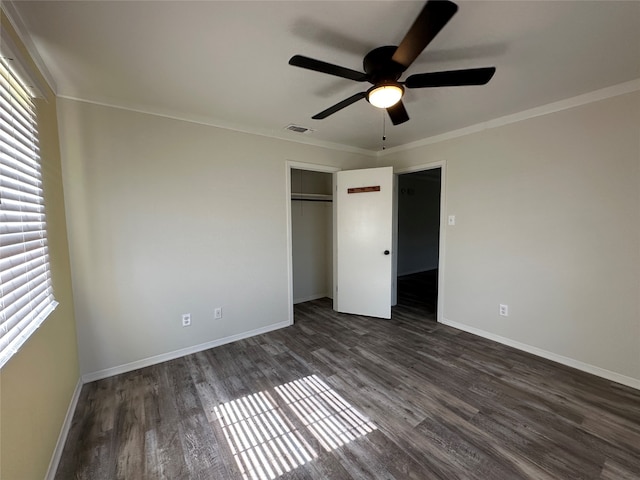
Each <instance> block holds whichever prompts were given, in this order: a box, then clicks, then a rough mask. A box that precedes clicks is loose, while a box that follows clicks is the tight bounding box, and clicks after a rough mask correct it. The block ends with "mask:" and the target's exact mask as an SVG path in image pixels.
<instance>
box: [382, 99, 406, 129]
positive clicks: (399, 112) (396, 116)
mask: <svg viewBox="0 0 640 480" xmlns="http://www.w3.org/2000/svg"><path fill="white" fill-rule="evenodd" d="M387 113H388V114H389V118H391V123H393V124H394V125H400V124H401V123H404V122H406V121H407V120H409V114H408V113H407V110H406V109H405V108H404V104H403V103H402V100H400V101H399V102H398V103H396V104H395V105H392V106H391V107H389V108H387Z"/></svg>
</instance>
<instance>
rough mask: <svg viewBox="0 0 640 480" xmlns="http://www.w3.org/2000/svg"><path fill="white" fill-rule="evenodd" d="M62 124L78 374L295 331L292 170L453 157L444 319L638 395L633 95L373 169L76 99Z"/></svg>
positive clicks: (321, 151) (639, 225) (413, 153)
mask: <svg viewBox="0 0 640 480" xmlns="http://www.w3.org/2000/svg"><path fill="white" fill-rule="evenodd" d="M59 121H60V130H61V150H62V159H63V175H64V190H65V204H66V212H67V222H68V223H67V225H68V231H69V242H70V251H71V268H72V276H73V289H74V302H75V311H76V319H77V329H78V341H79V346H80V365H81V371H82V372H83V373H87V372H89V373H90V372H96V371H100V370H104V369H107V371H106V373H108V372H110V371H113V370H108V369H113V368H114V367H118V366H122V365H125V364H128V363H129V362H136V361H140V360H143V359H151V360H153V358H154V356H158V355H163V354H166V353H167V352H172V351H176V350H179V349H183V348H187V347H192V346H195V345H198V344H202V343H204V342H208V341H215V340H216V339H224V338H230V337H233V336H234V335H242V334H247V333H251V332H255V331H260V330H261V329H265V328H267V329H268V328H270V327H273V326H278V325H281V324H282V322H283V321H286V320H287V318H288V312H289V309H290V304H289V299H288V293H287V292H288V278H287V264H288V259H287V233H286V232H287V218H286V209H287V204H288V203H289V202H290V199H287V198H286V195H285V190H286V178H287V177H286V175H288V174H289V172H288V171H287V169H286V161H287V160H293V161H298V162H306V163H317V164H325V165H333V166H337V167H341V168H345V169H347V168H363V167H370V166H373V165H374V164H379V165H385V164H387V165H393V166H395V167H397V168H398V169H402V168H410V167H414V166H417V165H424V164H426V163H429V162H435V161H445V162H446V167H445V173H446V175H445V192H446V197H445V201H446V203H445V206H446V210H447V212H446V213H447V214H454V215H456V219H457V224H456V225H455V226H453V227H447V228H446V230H445V232H444V237H445V244H444V250H445V256H444V266H445V272H444V278H443V283H442V287H441V288H442V289H443V290H442V292H443V295H442V296H441V297H440V301H441V303H442V306H443V313H444V318H443V321H446V322H447V323H450V324H454V325H457V326H459V327H460V328H463V329H467V330H469V331H474V332H477V333H480V334H484V335H486V336H490V337H493V338H497V339H502V340H504V341H507V342H511V343H512V344H515V345H520V346H525V347H530V348H529V349H530V350H532V349H533V350H535V351H539V352H541V354H550V355H553V356H555V357H554V358H556V359H559V360H561V361H565V363H569V364H575V365H576V366H578V367H580V368H584V367H588V368H590V369H591V370H592V371H595V372H596V373H599V374H603V375H605V376H609V378H612V376H613V377H615V376H618V377H619V378H620V379H621V380H622V381H625V382H626V383H630V384H634V385H636V386H638V387H640V304H639V298H640V175H639V167H640V128H639V126H640V93H639V92H637V91H636V92H634V93H630V94H624V95H619V96H616V97H612V98H608V99H606V100H599V101H594V102H592V103H588V104H585V105H581V106H577V107H573V108H568V109H566V110H561V111H557V112H555V113H549V114H546V115H542V116H538V117H535V118H530V119H526V120H522V121H519V122H517V123H512V124H508V125H504V126H500V127H496V128H491V129H486V130H484V131H481V132H478V133H473V134H468V135H466V136H461V137H456V138H451V139H449V140H443V141H440V142H437V143H432V144H429V145H426V146H422V147H417V148H413V149H406V150H400V151H398V150H396V151H390V152H389V154H387V155H384V156H381V157H380V158H379V159H378V160H377V161H376V159H374V158H372V157H368V156H363V155H358V154H354V153H346V152H341V151H337V150H329V149H326V148H320V147H312V146H307V145H301V144H295V143H290V142H286V141H282V140H276V139H270V138H266V137H261V136H255V135H249V134H244V133H239V132H232V131H226V130H222V129H217V128H213V127H208V126H204V125H198V124H193V123H188V122H182V121H177V120H172V119H167V118H161V117H155V116H151V115H145V114H140V113H135V112H131V111H125V110H119V109H114V108H109V107H103V106H97V105H90V104H86V103H81V102H77V101H73V100H65V99H61V100H60V102H59ZM285 172H286V174H285ZM500 303H506V304H508V305H509V308H510V316H509V317H500V316H499V315H498V304H500ZM217 306H221V307H223V309H224V317H223V319H222V320H220V321H214V320H213V318H212V317H213V315H212V312H213V308H214V307H217ZM185 312H190V313H191V314H192V316H193V326H192V327H189V328H182V327H181V326H180V324H179V323H180V322H179V320H180V314H181V313H185ZM125 366H126V365H125ZM633 382H635V383H633Z"/></svg>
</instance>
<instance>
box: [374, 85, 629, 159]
mask: <svg viewBox="0 0 640 480" xmlns="http://www.w3.org/2000/svg"><path fill="white" fill-rule="evenodd" d="M638 90H640V79H636V80H631V81H629V82H625V83H620V84H618V85H613V86H611V87H606V88H602V89H600V90H595V91H593V92H589V93H585V94H583V95H578V96H577V97H571V98H566V99H564V100H559V101H557V102H553V103H548V104H546V105H541V106H539V107H535V108H530V109H528V110H524V111H522V112H518V113H514V114H512V115H505V116H503V117H498V118H495V119H492V120H488V121H486V122H482V123H477V124H475V125H471V126H469V127H465V128H460V129H458V130H452V131H450V132H445V133H442V134H440V135H434V136H432V137H427V138H423V139H421V140H416V141H415V142H410V143H405V144H404V145H398V146H397V147H392V148H388V149H386V150H383V151H379V152H378V157H384V156H386V155H391V154H393V153H397V152H402V151H405V150H412V149H414V148H418V147H423V146H425V145H431V144H434V143H439V142H443V141H445V140H451V139H453V138H458V137H463V136H465V135H470V134H472V133H478V132H482V131H483V130H488V129H491V128H497V127H502V126H504V125H509V124H511V123H517V122H521V121H523V120H528V119H530V118H535V117H540V116H543V115H548V114H550V113H556V112H560V111H562V110H568V109H570V108H574V107H579V106H581V105H587V104H589V103H593V102H598V101H600V100H605V99H607V98H611V97H617V96H618V95H625V94H627V93H632V92H635V91H638Z"/></svg>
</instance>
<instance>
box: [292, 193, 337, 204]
mask: <svg viewBox="0 0 640 480" xmlns="http://www.w3.org/2000/svg"><path fill="white" fill-rule="evenodd" d="M291 200H302V201H305V202H332V201H333V197H332V196H331V195H327V194H324V193H292V194H291Z"/></svg>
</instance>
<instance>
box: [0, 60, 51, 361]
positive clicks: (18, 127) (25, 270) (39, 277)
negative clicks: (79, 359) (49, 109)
mask: <svg viewBox="0 0 640 480" xmlns="http://www.w3.org/2000/svg"><path fill="white" fill-rule="evenodd" d="M11 63H12V61H11V60H9V59H7V58H5V57H2V58H0V368H1V367H2V366H3V365H4V364H5V363H6V362H7V361H8V360H9V359H10V358H11V357H12V356H13V354H14V353H16V352H17V351H18V349H19V348H20V347H21V346H22V344H24V342H25V341H26V340H27V339H28V338H29V336H30V335H31V334H32V333H33V332H34V331H35V330H36V329H37V328H38V327H39V326H40V324H41V323H42V322H43V321H44V319H45V318H46V317H47V315H48V314H49V313H50V312H51V311H52V310H53V309H54V308H55V307H56V305H57V302H56V301H55V300H54V298H53V289H52V287H51V274H50V271H49V253H48V248H47V233H46V222H45V215H44V200H43V195H42V180H41V166H40V154H39V147H38V130H37V125H36V115H35V108H34V105H33V102H32V99H31V96H30V95H29V93H28V92H27V89H26V88H25V87H24V86H23V84H22V82H21V81H20V79H19V78H18V76H17V75H16V73H15V72H14V70H13V69H12V67H11Z"/></svg>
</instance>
